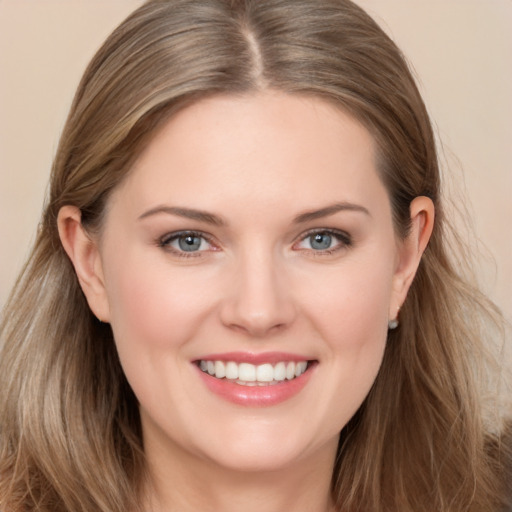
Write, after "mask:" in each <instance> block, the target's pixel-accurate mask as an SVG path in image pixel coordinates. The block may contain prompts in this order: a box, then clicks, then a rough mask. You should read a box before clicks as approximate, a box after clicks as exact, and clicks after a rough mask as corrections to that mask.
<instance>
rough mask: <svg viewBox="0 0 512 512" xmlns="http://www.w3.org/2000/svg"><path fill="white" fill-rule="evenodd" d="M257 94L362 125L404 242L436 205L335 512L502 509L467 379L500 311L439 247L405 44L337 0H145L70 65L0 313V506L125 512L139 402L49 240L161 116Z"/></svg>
mask: <svg viewBox="0 0 512 512" xmlns="http://www.w3.org/2000/svg"><path fill="white" fill-rule="evenodd" d="M265 89H275V90H278V91H282V92H285V93H288V94H304V95H313V96H315V97H319V98H322V99H324V100H325V101H329V102H331V103H332V104H334V105H336V106H337V107H339V108H341V109H343V110H344V111H345V112H347V113H349V114H350V115H352V116H353V117H354V118H355V119H357V120H358V121H359V122H361V123H362V124H363V125H364V126H365V127H366V128H367V129H368V130H369V131H370V132H371V134H372V135H373V137H374V139H375V142H376V146H377V153H378V161H377V166H378V170H379V173H380V176H381V178H382V180H383V183H384V184H385V186H386V188H387V190H388V193H389V196H390V202H391V206H392V212H393V218H394V224H395V230H396V233H397V235H398V236H400V237H402V238H404V237H405V236H407V233H408V230H409V222H410V213H409V206H410V203H411V201H412V200H413V199H414V198H415V197H417V196H420V195H425V196H428V197H430V198H431V199H432V200H433V201H434V204H435V207H436V222H435V227H434V233H433V236H432V239H431V242H430V244H429V246H428V248H427V250H426V252H425V254H424V257H423V260H422V262H421V263H420V267H419V270H418V273H417V276H416V278H415V280H414V282H413V285H412V287H411V290H410V292H409V295H408V298H407V300H406V302H405V304H404V306H403V308H402V311H401V316H400V320H401V325H400V327H399V328H398V329H396V331H393V332H392V333H391V334H390V335H389V339H388V343H387V348H386V352H385V356H384V361H383V364H382V368H381V371H380V373H379V375H378V377H377V380H376V382H375V384H374V386H373V388H372V390H371V392H370V394H369V396H368V397H367V399H366V400H365V402H364V404H363V405H362V406H361V408H360V410H359V411H358V412H357V414H356V415H355V416H354V418H353V419H352V420H351V421H350V422H349V424H348V425H347V426H346V427H345V428H344V429H343V431H342V433H341V438H340V445H339V450H338V458H337V463H336V468H335V472H334V474H333V496H334V498H335V500H336V503H337V504H338V506H339V508H340V510H344V511H346V512H356V511H357V512H359V511H361V510H365V511H366V512H384V511H393V512H396V510H400V511H404V512H405V511H409V510H410V511H414V512H422V511H424V512H427V511H428V512H431V511H432V510H436V511H438V512H448V511H453V510H471V511H473V510H474V511H482V510H496V509H497V507H499V506H501V504H502V500H503V499H504V498H502V495H503V493H504V491H505V489H504V482H502V481H501V480H500V471H502V466H503V461H502V459H503V457H504V453H505V451H504V449H503V448H496V447H498V446H500V441H499V439H500V433H499V428H497V429H495V430H496V431H495V432H494V433H493V432H491V431H490V429H489V428H488V425H486V424H485V422H484V416H483V407H484V403H483V399H482V392H481V389H480V386H481V384H482V382H483V381H484V380H485V379H482V378H479V377H481V375H480V373H479V372H484V370H485V368H487V369H488V371H489V375H490V374H492V371H493V370H494V367H493V366H492V365H493V363H492V359H491V358H490V355H489V351H488V349H487V348H486V345H485V344H486V342H487V341H486V340H488V339H489V333H494V332H496V330H492V326H499V324H500V318H499V315H498V314H497V312H496V311H495V309H494V308H493V307H492V305H491V304H490V303H489V302H488V301H487V300H486V299H485V298H483V296H482V295H481V294H480V293H479V292H478V291H476V289H475V288H473V287H471V286H470V285H468V284H467V281H466V279H465V278H464V276H461V273H460V272H459V271H458V270H457V269H456V266H455V264H454V261H455V260H454V259H453V258H450V257H449V256H448V253H447V250H446V247H447V243H448V240H447V231H448V230H449V226H448V223H447V220H446V219H445V218H444V211H443V207H442V203H441V193H440V173H439V164H438V157H437V153H436V147H435V140H434V134H433V131H432V128H431V124H430V121H429V118H428V114H427V111H426V109H425V106H424V104H423V101H422V99H421V96H420V94H419V92H418V89H417V87H416V85H415V82H414V79H413V77H412V75H411V73H410V71H409V69H408V66H407V63H406V61H405V59H404V58H403V56H402V54H401V52H400V51H399V50H398V48H397V47H396V45H395V44H394V43H393V42H392V41H391V40H390V39H389V37H387V36H386V35H385V34H384V32H383V31H382V30H381V29H380V28H379V27H378V26H377V24H376V23H375V22H374V21H373V20H372V19H371V18H370V17H369V16H368V15H367V14H366V13H365V12H364V11H363V10H362V9H360V8H359V7H357V6H356V5H355V4H353V3H351V2H350V1H348V0H319V1H318V0H194V1H190V0H173V1H171V0H168V1H166V0H153V1H149V2H147V3H146V4H144V5H143V6H142V7H140V8H139V9H137V10H136V11H135V12H134V13H133V14H132V15H131V16H129V17H128V18H127V19H126V20H125V21H124V22H123V23H122V24H121V25H120V26H119V27H118V28H117V29H116V30H115V31H114V32H113V34H112V35H111V36H110V37H109V38H108V39H107V41H106V42H105V43H104V45H103V46H102V48H101V49H100V50H99V51H98V53H97V54H96V55H95V57H94V58H93V60H92V62H91V63H90V64H89V66H88V68H87V70H86V71H85V74H84V76H83V79H82V81H81V83H80V85H79V87H78V91H77V93H76V96H75V99H74V102H73V105H72V107H71V111H70V114H69V117H68V120H67V122H66V125H65V128H64V131H63V134H62V137H61V140H60V144H59V147H58V150H57V154H56V157H55V161H54V165H53V169H52V176H51V187H50V196H49V199H48V202H47V205H46V207H45V211H44V215H43V220H42V223H41V226H40V229H39V233H38V236H37V240H36V242H35V245H34V249H33V251H32V254H31V256H30V258H29V260H28V263H27V265H26V266H25V268H24V270H23V272H22V274H21V276H20V278H19V280H18V282H17V284H16V287H15V289H14V292H13V294H12V296H11V298H10V300H9V302H8V305H7V307H6V309H5V312H4V318H3V321H2V326H1V336H2V347H1V352H0V390H1V391H0V393H1V394H0V411H1V412H0V422H1V423H0V425H1V427H0V428H1V431H0V474H1V475H2V479H1V481H0V508H2V510H5V511H7V512H11V511H22V510H40V511H52V512H60V511H68V512H71V511H72V512H75V511H76V512H78V511H84V510H91V511H92V510H95V511H103V512H107V511H108V512H121V511H123V512H124V511H125V510H127V509H129V508H130V509H133V508H135V505H136V504H137V503H139V500H140V498H141V496H140V492H141V488H142V485H143V483H144V481H145V478H146V475H145V462H144V453H143V447H142V436H141V425H140V418H139V413H138V404H137V400H136V398H135V396H134V394H133V392H132V391H131V389H130V386H129V385H128V383H127V381H126V378H125V377H124V374H123V371H122V368H121V365H120V363H119V359H118V356H117V352H116V349H115V344H114V340H113V337H112V332H111V330H110V327H109V326H108V325H105V324H102V323H101V322H99V321H98V320H97V319H96V318H95V317H94V316H93V315H92V313H91V311H90V310H89V308H88V305H87V303H86V300H85V297H84V295H83V293H82V291H81V289H80V286H79V283H78V281H77V278H76V275H75V273H74V270H73V267H72V265H71V263H70V261H69V260H68V258H67V256H66V254H65V252H64V250H63V248H62V246H61V244H60V240H59V237H58V231H57V215H58V212H59V210H60V208H61V207H62V206H64V205H74V206H76V207H78V208H79V209H80V211H81V214H82V223H83V225H84V226H85V227H86V228H87V229H89V230H90V231H91V232H95V231H99V230H101V223H102V219H103V216H104V213H105V209H106V208H108V198H109V196H110V194H111V193H112V191H113V190H114V189H115V188H116V187H117V186H118V185H119V184H120V183H121V182H122V180H123V179H124V178H125V177H126V176H127V174H128V173H129V171H130V169H131V167H132V166H133V164H134V162H135V161H136V159H137V158H138V156H139V155H140V154H141V152H142V151H143V149H144V148H145V147H146V145H147V144H148V143H149V142H150V141H151V140H152V138H153V136H154V135H155V133H156V131H157V130H158V129H159V128H160V127H161V126H162V125H163V123H164V122H165V121H166V120H168V119H169V118H170V117H172V116H173V115H174V114H175V113H176V112H177V111H179V110H181V109H183V108H186V107H187V106H188V105H190V104H192V103H194V102H196V101H198V100H200V99H202V98H205V97H209V96H212V95H216V94H231V95H232V94H235V95H237V94H252V93H255V92H258V91H262V90H265ZM450 240H452V239H450ZM452 243H453V241H452ZM458 257H459V258H461V259H459V260H457V262H458V263H461V262H464V261H465V257H464V255H463V253H461V254H460V255H459V256H458ZM486 365H487V366H486ZM482 375H483V376H484V377H485V378H486V375H487V374H485V373H482ZM491 446H492V447H494V449H490V447H491Z"/></svg>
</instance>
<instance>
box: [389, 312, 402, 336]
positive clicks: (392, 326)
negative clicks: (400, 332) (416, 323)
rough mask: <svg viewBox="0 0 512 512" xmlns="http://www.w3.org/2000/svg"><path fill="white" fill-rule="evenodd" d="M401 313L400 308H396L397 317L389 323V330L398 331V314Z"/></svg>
mask: <svg viewBox="0 0 512 512" xmlns="http://www.w3.org/2000/svg"><path fill="white" fill-rule="evenodd" d="M399 313H400V306H398V307H397V308H396V317H395V318H393V319H392V320H389V321H388V329H389V330H390V331H392V330H393V329H396V328H397V327H398V326H399V325H400V321H399V320H398V314H399Z"/></svg>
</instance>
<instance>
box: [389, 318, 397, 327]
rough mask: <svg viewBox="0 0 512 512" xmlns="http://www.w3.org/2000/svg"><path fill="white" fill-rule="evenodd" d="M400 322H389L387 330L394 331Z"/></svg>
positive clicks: (395, 320)
mask: <svg viewBox="0 0 512 512" xmlns="http://www.w3.org/2000/svg"><path fill="white" fill-rule="evenodd" d="M399 323H400V322H399V321H398V318H395V319H394V320H390V321H389V322H388V329H389V330H393V329H396V328H397V327H398V324H399Z"/></svg>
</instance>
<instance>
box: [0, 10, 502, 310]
mask: <svg viewBox="0 0 512 512" xmlns="http://www.w3.org/2000/svg"><path fill="white" fill-rule="evenodd" d="M141 3H142V2H141V1H140V0H0V307H1V306H2V305H3V304H4V303H5V300H6V299H7V295H8V293H9V290H10V288H11V287H12V285H13V283H14V280H15V278H16V275H17V274H18V272H19V270H20V268H21V266H22V264H23V261H24V259H25V257H26V255H27V254H28V251H29V247H30V244H31V242H32V241H33V238H34V234H35V229H36V226H37V223H38V219H39V216H40V213H41V208H42V204H43V200H44V195H45V191H46V184H47V180H48V175H49V171H50V166H51V161H52V157H53V155H54V152H55V149H56V146H57V141H58V137H59V134H60V131H61V129H62V126H63V123H64V120H65V116H66V114H67V110H68V108H69V106H70V103H71V99H72V96H73V94H74V90H75V88H76V86H77V84H78V81H79V79H80V76H81V73H82V72H83V70H84V68H85V66H86V64H87V62H88V61H89V59H90V58H91V57H92V55H93V53H94V52H95V51H96V49H97V48H98V47H99V45H100V44H101V43H102V41H103V40H104V39H105V37H106V36H107V35H108V34H109V33H110V32H111V30H112V29H113V28H114V27H115V26H116V25H117V24H118V23H119V22H120V21H121V20H122V19H123V18H124V17H125V16H126V15H127V14H128V13H129V12H131V11H132V10H133V9H134V8H135V7H137V6H138V5H140V4H141ZM357 3H359V4H360V5H361V6H363V7H364V8H366V9H367V10H368V11H369V12H370V14H372V15H373V16H374V17H375V18H376V19H377V21H378V22H379V23H380V24H381V26H382V27H383V28H384V29H385V30H386V31H387V32H388V33H389V34H390V35H391V36H392V37H393V39H394V40H395V41H396V42H397V43H398V45H399V46H400V47H401V48H402V50H403V51H404V53H405V55H406V56H407V57H408V59H409V61H410V62H412V64H413V67H414V70H415V73H416V75H417V78H418V81H419V84H420V88H421V90H422V93H423V96H424V99H425V101H426V103H427V106H428V108H429V111H430V113H431V115H432V119H433V121H434V124H435V126H436V130H437V132H438V134H439V137H440V139H441V140H442V142H443V148H444V150H443V153H444V155H445V158H446V160H447V163H448V164H449V166H450V178H448V181H449V182H450V183H451V186H450V187H449V188H451V189H453V190H456V194H455V195H454V198H453V200H454V202H455V203H461V202H462V201H463V199H461V198H464V197H468V198H469V203H470V207H469V211H470V213H471V215H472V218H473V220H474V233H473V234H470V235H469V238H470V241H471V242H473V243H475V244H476V243H477V240H480V241H481V242H482V247H483V258H481V261H480V263H479V266H478V269H477V270H478V274H479V276H480V278H481V281H482V285H483V288H484V290H485V291H486V292H487V293H488V294H489V295H490V296H491V298H493V299H494V300H495V301H496V302H497V304H498V305H499V306H500V307H501V308H502V309H503V311H504V312H505V314H506V316H507V317H508V318H509V319H510V318H512V226H511V224H512V199H511V191H512V164H511V162H512V122H511V120H512V64H511V63H512V30H511V27H512V0H357Z"/></svg>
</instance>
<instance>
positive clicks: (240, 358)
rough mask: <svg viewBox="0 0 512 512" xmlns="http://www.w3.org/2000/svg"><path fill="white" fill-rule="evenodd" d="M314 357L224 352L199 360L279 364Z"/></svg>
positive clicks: (282, 353)
mask: <svg viewBox="0 0 512 512" xmlns="http://www.w3.org/2000/svg"><path fill="white" fill-rule="evenodd" d="M311 360H312V359H311V358H310V357H307V356H303V355H299V354H292V353H289V352H262V353H259V354H257V353H254V352H222V353H218V354H208V355H204V356H201V357H198V358H197V359H196V360H195V362H197V361H225V362H227V361H233V362H235V363H250V364H254V365H259V364H265V363H270V364H277V363H279V362H283V361H285V362H290V361H293V362H301V361H311Z"/></svg>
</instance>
